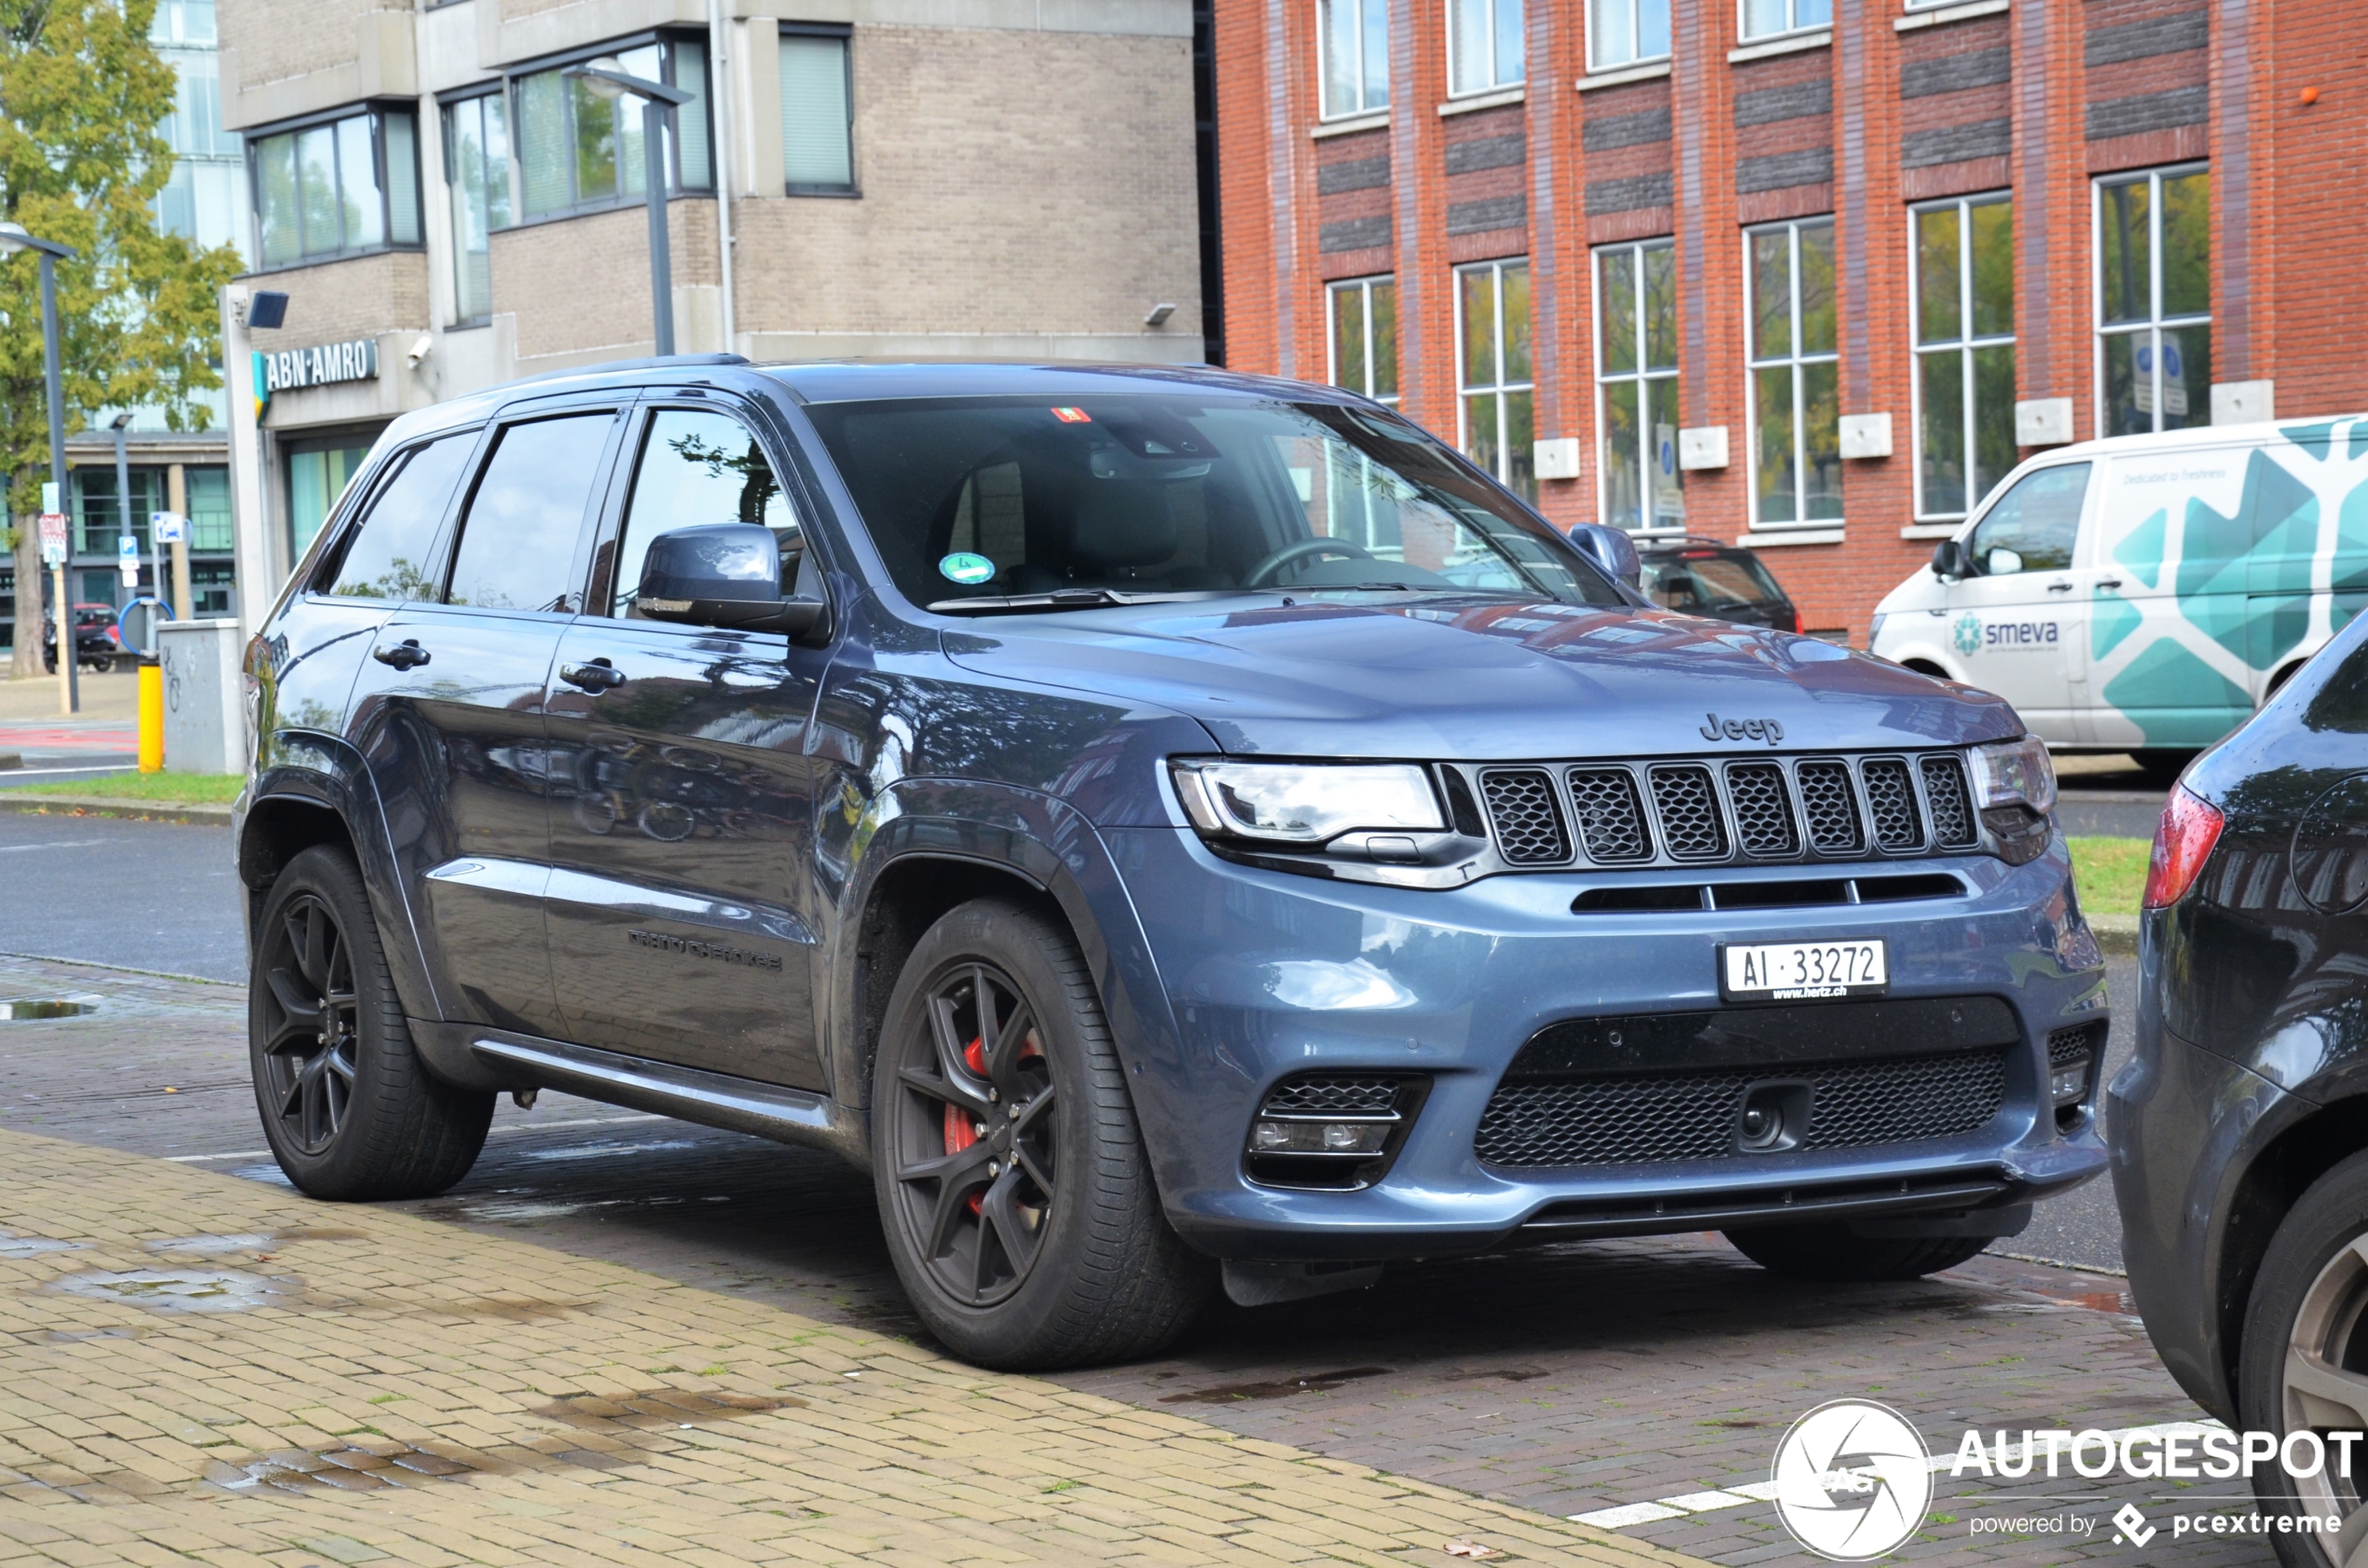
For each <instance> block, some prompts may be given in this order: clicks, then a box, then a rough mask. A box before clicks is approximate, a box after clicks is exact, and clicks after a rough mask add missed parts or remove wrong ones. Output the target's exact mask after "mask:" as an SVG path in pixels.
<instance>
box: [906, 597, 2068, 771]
mask: <svg viewBox="0 0 2368 1568" xmlns="http://www.w3.org/2000/svg"><path fill="white" fill-rule="evenodd" d="M1237 603H1238V601H1234V600H1218V601H1216V604H1217V605H1225V606H1233V605H1236V604H1237ZM944 646H945V652H946V655H947V657H949V658H951V659H953V660H954V661H955V662H956V663H957V664H959V665H961V666H963V667H966V668H969V669H972V670H975V671H977V672H978V673H980V674H982V675H987V676H991V677H995V678H997V679H999V680H1010V681H1031V682H1038V683H1041V684H1045V685H1052V686H1066V687H1071V688H1075V689H1078V690H1082V691H1089V692H1093V693H1095V694H1097V695H1105V696H1109V697H1114V698H1118V699H1121V700H1124V701H1128V702H1135V703H1144V704H1150V705H1154V706H1157V707H1161V708H1169V709H1171V710H1174V711H1176V712H1179V713H1187V714H1190V715H1191V717H1193V718H1195V719H1197V720H1199V721H1200V722H1202V723H1203V724H1205V725H1206V726H1207V728H1208V731H1209V733H1210V734H1211V735H1212V736H1215V737H1216V739H1217V743H1218V745H1219V746H1220V747H1222V748H1223V749H1224V750H1226V751H1227V752H1229V753H1233V754H1237V755H1252V754H1261V753H1262V754H1265V755H1270V756H1293V757H1403V758H1420V759H1437V760H1447V759H1453V760H1457V761H1511V760H1516V759H1523V758H1531V759H1551V758H1561V757H1604V756H1659V755H1670V754H1675V753H1686V752H1700V751H1703V750H1713V749H1715V750H1734V751H1742V750H1747V749H1748V750H1771V749H1775V750H1786V751H1799V750H1826V749H1829V748H1830V749H1835V750H1879V749H1883V748H1889V747H1924V746H1949V745H1960V744H1962V743H1965V742H1968V741H1975V740H1997V739H2006V738H2011V737H2012V736H2017V735H2020V734H2021V733H2022V722H2021V721H2020V720H2019V719H2017V717H2016V715H2015V712H2014V709H2013V708H2009V707H2008V706H2007V705H2006V703H2005V702H2004V701H2003V699H2001V698H1998V697H1994V696H1991V695H1989V694H1987V693H1983V692H1976V691H1973V690H1972V689H1970V688H1967V687H1962V686H1956V685H1948V684H1944V683H1942V682H1940V681H1931V680H1927V679H1926V678H1925V677H1923V676H1921V675H1917V674H1914V673H1912V672H1910V671H1908V670H1905V669H1902V668H1900V667H1898V666H1897V665H1893V664H1891V663H1889V662H1888V661H1885V660H1882V659H1877V658H1872V657H1870V656H1868V655H1866V654H1865V653H1850V652H1848V651H1846V650H1843V649H1840V648H1836V647H1834V646H1833V645H1831V644H1830V643H1824V642H1820V641H1818V640H1815V639H1813V638H1806V637H1796V636H1794V635H1793V634H1792V633H1790V632H1779V631H1769V630H1765V629H1762V628H1760V627H1756V626H1735V625H1732V624H1730V623H1727V622H1720V621H1706V620H1700V619H1698V618H1696V617H1693V616H1688V615H1675V614H1670V613H1666V612H1653V611H1641V610H1633V609H1627V608H1615V609H1608V610H1604V609H1590V608H1588V607H1586V606H1582V605H1570V604H1556V603H1551V602H1545V603H1535V602H1519V601H1516V602H1508V601H1506V600H1504V599H1498V598H1491V599H1488V600H1485V601H1476V600H1452V599H1451V600H1441V599H1438V598H1425V599H1419V600H1411V601H1405V602H1398V603H1384V604H1337V603H1329V604H1303V605H1296V606H1287V607H1285V606H1276V605H1273V602H1272V601H1271V600H1270V601H1262V602H1261V603H1260V606H1259V607H1258V608H1256V609H1246V608H1224V609H1218V608H1215V607H1213V606H1212V604H1211V603H1210V602H1209V601H1201V602H1197V603H1183V604H1157V605H1132V606H1127V607H1124V608H1112V609H1106V610H1089V611H1077V612H1066V613H1061V614H1053V615H1041V616H1026V617H1022V616H1010V617H1003V618H998V619H995V620H991V621H981V622H978V623H975V624H974V625H973V626H965V627H963V628H962V629H961V630H959V631H948V632H946V633H945V634H944ZM1713 715H1715V716H1716V719H1715V722H1716V724H1717V727H1718V729H1719V731H1720V736H1721V737H1720V738H1719V739H1717V740H1715V741H1714V740H1713V739H1711V738H1710V737H1709V736H1705V735H1704V733H1703V731H1704V730H1705V728H1707V727H1709V726H1711V724H1712V723H1713V722H1714V721H1713ZM1728 720H1738V721H1742V722H1752V723H1754V725H1755V731H1756V736H1755V737H1754V738H1747V739H1740V740H1730V739H1727V738H1725V737H1724V732H1725V727H1726V723H1727V722H1728ZM1769 721H1773V722H1775V724H1776V725H1778V726H1780V727H1781V729H1782V733H1783V738H1782V739H1781V740H1778V741H1772V742H1771V741H1770V740H1769V739H1768V738H1766V737H1767V735H1768V722H1769Z"/></svg>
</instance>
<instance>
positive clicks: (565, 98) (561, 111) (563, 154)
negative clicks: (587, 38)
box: [515, 38, 715, 218]
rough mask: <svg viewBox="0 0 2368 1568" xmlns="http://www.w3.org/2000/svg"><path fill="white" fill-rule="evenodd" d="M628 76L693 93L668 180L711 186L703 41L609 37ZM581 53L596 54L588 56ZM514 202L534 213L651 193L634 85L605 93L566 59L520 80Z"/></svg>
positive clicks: (675, 139)
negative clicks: (625, 42)
mask: <svg viewBox="0 0 2368 1568" xmlns="http://www.w3.org/2000/svg"><path fill="white" fill-rule="evenodd" d="M599 53H600V54H601V55H613V56H615V58H616V61H617V63H618V64H619V66H620V67H621V68H622V69H623V70H624V71H625V72H626V75H628V76H640V77H644V78H646V79H648V80H650V81H657V82H664V83H666V84H667V85H668V87H672V88H677V89H681V90H682V91H684V92H687V93H689V94H690V95H691V102H690V103H685V104H683V105H682V106H681V108H679V109H677V110H675V111H674V116H673V121H672V130H671V131H670V132H669V134H668V137H667V143H668V145H667V146H666V147H665V148H664V149H663V150H664V152H665V154H666V168H667V171H668V179H669V180H671V181H672V182H673V184H672V187H671V188H673V189H675V190H678V191H680V190H706V189H709V188H710V187H712V186H713V185H714V184H715V176H714V173H713V168H714V165H713V163H712V161H711V160H710V159H709V157H708V123H707V46H706V45H705V44H703V43H699V42H697V41H695V40H693V39H688V38H681V39H677V38H654V39H651V40H649V41H647V42H644V43H641V44H639V45H637V46H634V47H632V48H618V47H616V46H615V45H610V46H609V47H607V48H604V49H602V50H601V51H599ZM586 58H594V57H593V56H586ZM515 87H516V92H517V106H516V115H517V118H516V124H517V157H518V193H519V204H520V206H521V207H523V208H524V210H525V211H524V215H525V216H527V217H530V218H541V217H549V216H552V215H554V214H557V213H571V212H578V211H590V210H595V209H598V208H601V207H613V206H619V205H622V204H624V203H626V202H631V201H640V200H644V199H647V198H648V194H649V193H648V190H647V189H646V187H645V186H644V184H643V176H644V172H645V171H646V170H647V168H648V167H649V161H648V158H647V154H646V149H644V148H643V146H642V144H641V101H640V99H638V98H636V97H634V96H633V95H632V94H630V93H626V94H623V95H621V96H619V97H616V98H613V99H611V98H602V97H600V96H599V94H597V93H595V92H593V91H592V90H591V89H589V88H587V87H586V86H585V84H584V82H583V81H582V80H581V79H580V78H573V77H570V76H567V75H565V67H564V66H555V67H553V68H552V69H550V70H547V71H536V72H533V73H532V74H530V75H528V76H520V77H518V78H516V83H515Z"/></svg>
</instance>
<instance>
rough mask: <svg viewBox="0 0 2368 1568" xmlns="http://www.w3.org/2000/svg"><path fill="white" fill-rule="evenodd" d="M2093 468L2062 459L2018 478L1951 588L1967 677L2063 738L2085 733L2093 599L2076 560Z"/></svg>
mask: <svg viewBox="0 0 2368 1568" xmlns="http://www.w3.org/2000/svg"><path fill="white" fill-rule="evenodd" d="M2090 469H2091V465H2090V464H2088V463H2086V462H2064V463H2055V464H2052V465H2050V466H2048V467H2044V468H2035V469H2032V470H2031V472H2030V473H2028V474H2025V475H2023V476H2022V477H2021V478H2019V479H2017V480H2016V481H2015V483H2014V485H2013V486H2012V487H2011V488H2008V489H2007V490H2006V491H2005V493H2003V495H2001V496H2000V497H1999V498H1998V499H1997V500H1996V501H1995V502H1991V503H1990V505H1989V508H1988V509H1987V510H1986V511H1985V512H1984V513H1983V514H1982V517H1981V520H1980V521H1979V522H1978V523H1976V524H1975V525H1974V528H1973V530H1972V531H1971V532H1970V533H1968V534H1967V535H1966V536H1965V539H1964V543H1963V556H1964V562H1965V575H1964V576H1963V577H1962V578H1961V579H1960V580H1959V581H1958V582H1957V583H1956V584H1955V585H1953V586H1952V587H1951V588H1950V589H1949V594H1948V600H1949V626H1948V642H1949V647H1950V649H1951V651H1952V652H1953V653H1955V654H1956V656H1957V659H1958V664H1959V667H1961V668H1962V669H1963V670H1964V672H1965V674H1964V679H1965V681H1967V682H1969V683H1970V684H1972V685H1976V686H1979V687H1982V688H1983V689H1985V690H1987V691H1992V692H1996V693H1997V694H1998V695H2000V696H2003V697H2004V698H2005V699H2006V700H2007V701H2009V702H2011V703H2013V704H2014V705H2015V711H2017V713H2019V714H2021V715H2022V718H2023V722H2024V723H2025V724H2027V725H2029V726H2030V728H2031V733H2032V734H2033V735H2036V736H2040V737H2041V738H2042V739H2044V740H2048V741H2053V742H2056V743H2058V744H2068V743H2072V742H2074V741H2077V740H2078V739H2080V727H2079V719H2078V713H2079V710H2080V708H2081V706H2082V705H2081V704H2080V702H2079V701H2078V700H2077V696H2078V690H2077V689H2078V686H2079V683H2080V681H2082V680H2083V678H2084V677H2085V676H2086V673H2087V660H2086V649H2085V647H2084V643H2083V633H2084V631H2085V630H2086V625H2087V605H2086V594H2084V593H2083V592H2081V591H2080V581H2079V577H2078V575H2077V574H2076V573H2075V571H2074V561H2075V555H2076V550H2077V546H2078V544H2079V540H2080V523H2081V516H2082V514H2083V512H2084V511H2085V509H2086V502H2087V496H2088V490H2089V477H2090Z"/></svg>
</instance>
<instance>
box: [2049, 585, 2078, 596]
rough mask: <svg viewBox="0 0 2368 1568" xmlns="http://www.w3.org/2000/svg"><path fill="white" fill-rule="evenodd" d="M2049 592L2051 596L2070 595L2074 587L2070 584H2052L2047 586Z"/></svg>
mask: <svg viewBox="0 0 2368 1568" xmlns="http://www.w3.org/2000/svg"><path fill="white" fill-rule="evenodd" d="M2047 591H2048V592H2049V593H2051V594H2068V593H2070V592H2072V585H2071V584H2070V583H2050V584H2048V585H2047Z"/></svg>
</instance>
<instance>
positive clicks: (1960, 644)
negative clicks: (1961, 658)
mask: <svg viewBox="0 0 2368 1568" xmlns="http://www.w3.org/2000/svg"><path fill="white" fill-rule="evenodd" d="M1956 629H1957V651H1958V652H1959V653H1962V654H1964V655H1965V656H1966V657H1967V658H1969V659H1970V658H1972V657H1973V656H1974V655H1975V654H1976V653H1980V652H1981V617H1980V616H1978V615H1976V614H1975V613H1974V612H1972V611H1970V610H1969V611H1967V612H1965V613H1964V614H1962V615H1960V616H1958V617H1957V628H1956Z"/></svg>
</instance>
